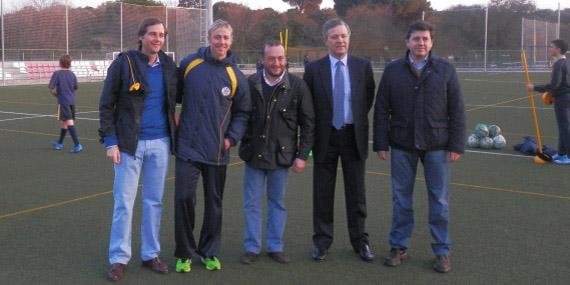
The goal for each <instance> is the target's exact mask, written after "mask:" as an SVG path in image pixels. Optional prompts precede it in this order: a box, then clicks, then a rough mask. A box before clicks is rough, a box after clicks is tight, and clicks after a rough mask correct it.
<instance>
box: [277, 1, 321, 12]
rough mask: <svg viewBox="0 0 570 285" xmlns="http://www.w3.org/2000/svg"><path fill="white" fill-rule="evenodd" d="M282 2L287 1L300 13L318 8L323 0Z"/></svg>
mask: <svg viewBox="0 0 570 285" xmlns="http://www.w3.org/2000/svg"><path fill="white" fill-rule="evenodd" d="M283 2H285V3H289V5H291V6H293V7H296V8H297V9H299V11H301V13H304V12H312V11H315V10H319V7H320V6H321V3H323V0H283Z"/></svg>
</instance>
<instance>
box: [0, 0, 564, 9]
mask: <svg viewBox="0 0 570 285" xmlns="http://www.w3.org/2000/svg"><path fill="white" fill-rule="evenodd" d="M2 1H3V4H4V7H5V9H6V10H11V8H13V7H15V6H21V5H22V3H25V2H26V1H29V0H2ZM56 1H58V2H65V1H66V0H56ZM67 1H68V2H69V3H71V4H72V5H73V6H92V7H96V6H98V5H100V4H101V3H103V2H107V1H108V0H87V1H85V0H67ZM159 1H162V2H164V3H166V4H167V5H176V4H177V3H178V1H176V0H159ZM220 1H222V0H214V2H220ZM223 1H225V2H234V3H240V4H243V5H246V6H249V7H251V8H252V9H262V8H267V7H270V8H273V9H275V10H277V11H286V10H287V9H289V8H291V6H289V5H288V4H287V3H285V2H283V1H282V0H223ZM430 2H431V6H432V7H433V8H434V9H435V10H444V9H447V8H449V7H451V6H454V5H458V4H461V5H474V4H481V5H485V4H486V3H488V2H489V1H484V0H462V1H447V0H431V1H430ZM535 3H536V5H537V7H538V8H540V9H552V10H556V9H558V3H560V7H561V9H565V8H570V1H568V0H564V1H561V0H539V1H535ZM333 6H334V1H333V0H323V3H322V4H321V7H322V8H332V7H333Z"/></svg>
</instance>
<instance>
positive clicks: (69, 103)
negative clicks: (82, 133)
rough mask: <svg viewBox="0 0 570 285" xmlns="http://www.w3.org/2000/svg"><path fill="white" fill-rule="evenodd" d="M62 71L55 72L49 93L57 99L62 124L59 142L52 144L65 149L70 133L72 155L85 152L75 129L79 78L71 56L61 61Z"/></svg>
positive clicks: (59, 148)
mask: <svg viewBox="0 0 570 285" xmlns="http://www.w3.org/2000/svg"><path fill="white" fill-rule="evenodd" d="M59 67H60V68H61V69H60V70H58V71H56V72H54V73H53V74H52V76H51V79H50V81H49V85H48V88H49V92H50V93H51V94H52V95H53V96H55V97H56V98H57V104H58V105H57V119H58V120H59V121H60V122H61V129H60V131H59V140H57V141H54V142H52V146H53V148H54V149H55V150H61V149H63V140H64V139H65V135H66V134H67V132H69V135H70V136H71V139H73V144H74V146H73V148H72V149H71V150H70V152H71V153H78V152H80V151H82V150H83V146H82V145H81V144H80V143H79V138H78V137H77V130H76V129H75V91H76V90H77V77H75V74H74V73H73V71H71V70H70V69H69V68H70V67H71V56H69V55H68V54H66V55H63V56H61V58H60V59H59Z"/></svg>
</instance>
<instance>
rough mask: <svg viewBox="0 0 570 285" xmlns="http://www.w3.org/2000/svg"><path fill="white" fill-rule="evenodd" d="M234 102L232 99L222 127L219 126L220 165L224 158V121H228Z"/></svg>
mask: <svg viewBox="0 0 570 285" xmlns="http://www.w3.org/2000/svg"><path fill="white" fill-rule="evenodd" d="M233 103H234V101H233V99H232V101H231V102H230V105H229V106H228V110H227V111H226V113H225V114H224V118H223V119H222V123H221V124H220V128H219V136H220V144H219V146H218V166H219V165H220V164H221V162H220V161H221V159H222V150H224V132H223V128H224V123H225V122H226V119H227V118H228V114H229V113H230V111H231V110H232V105H233Z"/></svg>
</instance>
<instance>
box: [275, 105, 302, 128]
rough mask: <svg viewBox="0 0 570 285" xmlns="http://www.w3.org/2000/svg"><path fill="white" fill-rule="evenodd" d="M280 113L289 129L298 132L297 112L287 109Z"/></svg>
mask: <svg viewBox="0 0 570 285" xmlns="http://www.w3.org/2000/svg"><path fill="white" fill-rule="evenodd" d="M279 113H281V118H283V121H284V122H285V125H286V126H287V128H288V129H289V130H292V131H297V126H298V123H297V114H296V113H295V112H291V111H289V109H287V108H283V109H281V110H279Z"/></svg>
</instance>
